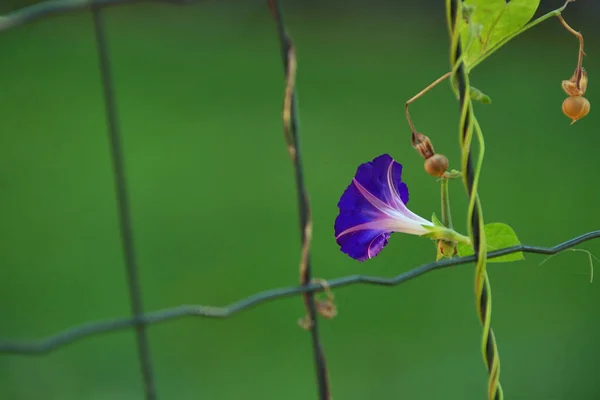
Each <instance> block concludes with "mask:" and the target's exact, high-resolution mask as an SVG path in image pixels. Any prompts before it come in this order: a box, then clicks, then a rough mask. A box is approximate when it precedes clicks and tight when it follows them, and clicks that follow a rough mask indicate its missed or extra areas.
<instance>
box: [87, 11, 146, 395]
mask: <svg viewBox="0 0 600 400" xmlns="http://www.w3.org/2000/svg"><path fill="white" fill-rule="evenodd" d="M101 13H102V11H101V10H100V8H98V7H96V6H94V7H92V17H93V21H94V33H95V36H96V47H97V49H98V58H99V61H100V74H101V78H102V88H103V92H104V103H105V108H106V121H107V124H108V137H109V141H110V152H111V156H112V163H113V172H114V178H115V190H116V195H117V205H118V207H117V208H118V212H119V228H120V232H121V242H122V246H123V255H124V257H125V268H126V271H127V283H128V288H129V300H130V304H131V312H132V314H133V316H134V318H135V319H137V318H139V317H140V316H141V315H142V314H143V306H142V294H141V288H140V282H139V276H138V266H137V259H136V256H135V250H134V244H133V228H132V225H131V213H130V211H129V200H128V195H127V182H126V178H125V165H124V157H123V150H122V147H121V146H122V144H121V133H120V129H119V122H118V116H117V107H116V102H115V95H114V88H113V80H112V76H111V71H110V61H109V56H108V46H107V43H106V35H105V33H104V25H103V22H102V15H101ZM136 338H137V345H138V356H139V359H140V367H141V370H142V376H143V378H144V388H145V393H146V399H148V400H153V399H155V398H156V390H155V387H154V379H153V374H152V363H151V360H150V349H149V345H148V338H147V335H146V330H145V326H144V325H143V324H136Z"/></svg>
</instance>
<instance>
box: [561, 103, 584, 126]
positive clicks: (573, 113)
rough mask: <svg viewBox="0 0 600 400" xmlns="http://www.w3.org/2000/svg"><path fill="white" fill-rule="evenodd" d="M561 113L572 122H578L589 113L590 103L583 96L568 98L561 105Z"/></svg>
mask: <svg viewBox="0 0 600 400" xmlns="http://www.w3.org/2000/svg"><path fill="white" fill-rule="evenodd" d="M562 111H563V113H564V114H565V115H566V116H567V117H569V118H571V120H572V122H571V123H575V122H576V121H578V120H580V119H581V118H583V117H585V116H586V115H588V113H589V112H590V102H589V101H588V99H586V98H585V97H583V96H570V97H567V98H566V99H565V101H563V103H562Z"/></svg>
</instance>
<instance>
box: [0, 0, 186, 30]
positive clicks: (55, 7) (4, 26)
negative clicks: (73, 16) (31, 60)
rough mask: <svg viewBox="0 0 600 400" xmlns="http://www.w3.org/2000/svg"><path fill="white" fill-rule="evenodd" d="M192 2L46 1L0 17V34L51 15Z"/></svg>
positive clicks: (171, 0)
mask: <svg viewBox="0 0 600 400" xmlns="http://www.w3.org/2000/svg"><path fill="white" fill-rule="evenodd" d="M194 2H195V1H194V0H47V1H42V2H41V3H36V4H32V5H30V6H27V7H23V8H21V9H18V10H15V11H12V12H10V13H8V14H6V15H0V32H2V31H6V30H8V29H11V28H15V27H17V26H20V25H24V24H27V23H30V22H33V21H37V20H39V19H41V18H44V17H49V16H52V15H58V14H66V13H70V12H74V11H83V10H90V9H91V7H92V5H94V7H107V6H116V5H124V4H134V3H167V4H174V5H178V4H179V5H185V4H191V3H194Z"/></svg>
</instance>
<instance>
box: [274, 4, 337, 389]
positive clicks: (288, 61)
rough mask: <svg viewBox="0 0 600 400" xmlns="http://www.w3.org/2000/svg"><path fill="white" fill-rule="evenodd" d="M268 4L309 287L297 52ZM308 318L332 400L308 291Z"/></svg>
mask: <svg viewBox="0 0 600 400" xmlns="http://www.w3.org/2000/svg"><path fill="white" fill-rule="evenodd" d="M268 6H269V9H270V10H271V14H272V16H273V19H274V20H275V23H276V25H277V33H278V37H279V44H280V47H281V59H282V62H283V68H284V73H285V80H286V87H285V95H284V103H283V113H282V114H283V115H282V119H283V129H284V133H285V137H286V142H287V146H288V151H289V153H290V157H291V159H292V164H293V166H294V174H295V179H296V192H297V197H298V214H299V219H300V236H301V245H302V250H301V257H300V268H299V272H300V284H301V285H304V286H308V285H310V284H311V279H312V278H311V264H310V243H311V238H312V219H311V212H310V203H309V199H308V193H307V190H306V187H305V185H304V173H303V170H302V152H301V147H300V130H299V127H298V125H299V119H298V111H297V103H298V102H297V98H296V91H295V83H296V68H297V63H296V53H295V51H294V45H293V42H292V39H291V37H290V36H289V34H288V33H287V30H286V28H285V23H284V19H283V12H282V10H281V4H280V2H279V1H278V0H268ZM303 299H304V305H305V307H306V312H307V317H306V318H305V322H306V323H305V327H307V328H308V329H309V330H310V333H311V340H312V346H313V356H314V361H315V371H316V375H317V389H318V393H319V399H320V400H329V399H330V396H331V394H330V389H329V379H328V375H327V366H326V361H325V355H324V353H323V347H322V345H321V340H320V338H319V330H318V324H317V305H316V302H315V298H314V293H313V292H305V293H304V295H303Z"/></svg>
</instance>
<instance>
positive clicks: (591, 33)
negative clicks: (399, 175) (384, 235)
mask: <svg viewBox="0 0 600 400" xmlns="http://www.w3.org/2000/svg"><path fill="white" fill-rule="evenodd" d="M9 3H11V4H9V5H5V6H4V8H5V9H4V11H7V10H8V9H9V8H10V7H16V6H17V5H19V4H17V3H19V2H15V1H13V2H9ZM440 3H441V2H435V3H434V2H424V4H423V5H419V6H416V5H411V6H408V5H407V8H404V9H402V7H392V6H389V5H388V6H386V5H385V4H383V2H377V7H375V6H373V7H368V6H367V4H366V3H365V2H351V3H347V4H346V5H344V3H342V2H337V3H336V2H333V1H332V2H331V3H327V5H321V6H319V7H317V6H315V5H314V4H313V3H310V2H307V3H306V4H304V5H298V4H296V5H293V4H292V5H291V6H290V7H287V20H288V24H289V30H290V32H291V34H292V35H293V37H294V39H295V42H296V46H297V53H298V59H299V72H298V73H299V75H298V90H299V103H300V113H301V119H302V122H301V129H302V135H303V139H302V150H303V155H304V162H305V169H306V182H307V185H308V189H309V191H310V199H311V201H312V207H313V217H314V241H313V247H312V249H313V261H314V273H315V275H316V276H318V277H321V278H326V279H328V278H334V277H339V276H344V275H348V274H357V273H360V274H372V275H381V276H393V275H396V274H398V273H401V272H403V271H406V270H408V269H410V268H412V267H414V266H417V265H419V264H421V263H425V262H429V261H431V260H432V259H433V258H434V256H435V250H434V246H433V245H432V243H431V242H429V241H427V240H422V239H419V238H416V237H413V236H407V235H394V236H392V239H391V240H390V244H389V245H388V246H387V247H386V249H385V250H384V251H383V252H382V253H381V254H380V255H379V256H378V257H377V258H375V259H373V260H369V261H368V262H365V263H358V262H356V261H354V260H352V259H350V258H349V257H347V256H346V255H344V254H342V253H341V252H340V251H339V249H338V246H337V245H336V243H335V240H334V237H333V221H334V219H335V217H336V212H337V208H336V203H337V201H338V199H339V196H340V195H341V193H342V192H343V190H344V189H345V187H346V186H347V185H348V184H349V182H350V180H351V178H352V176H353V174H354V172H355V170H356V168H357V166H358V165H359V164H360V163H362V162H365V161H368V160H371V159H372V158H374V157H375V156H377V155H379V154H381V153H389V154H391V155H392V156H393V157H394V158H396V159H397V160H398V161H399V162H401V163H402V164H403V165H404V179H405V181H406V182H407V183H408V185H409V188H410V191H411V200H410V203H409V207H410V208H411V209H412V210H413V211H414V212H416V213H418V214H420V215H422V216H424V217H429V216H430V215H431V213H432V212H436V213H438V214H439V183H437V182H435V180H434V179H432V178H430V177H429V176H428V175H426V174H425V173H424V171H423V166H422V159H420V157H419V156H418V154H417V153H416V152H415V151H414V150H413V149H412V148H411V147H410V130H409V128H408V125H407V123H406V121H405V118H404V113H403V105H404V102H405V101H406V100H407V99H408V98H409V97H411V96H413V95H414V94H416V93H417V92H418V91H420V90H421V89H422V88H423V87H425V86H426V85H427V84H429V83H430V82H431V81H433V80H434V79H436V78H437V77H438V76H440V75H441V74H443V73H444V72H446V71H447V70H448V68H449V58H448V49H447V44H448V38H447V31H446V26H445V20H444V14H443V10H442V9H441V4H440ZM551 3H552V2H551ZM591 3H592V2H590V1H588V2H586V1H578V2H577V3H574V4H573V5H571V6H570V9H569V10H568V11H567V12H566V13H565V18H567V20H568V21H569V22H570V23H571V24H572V25H573V26H574V27H575V28H576V29H579V30H581V31H582V32H583V33H584V35H585V37H586V52H587V55H588V56H587V57H586V58H585V66H586V68H587V70H588V73H589V77H590V84H589V88H588V93H587V95H586V97H587V98H588V99H589V100H590V101H591V103H592V111H591V113H590V114H589V115H588V117H586V118H585V119H583V120H581V121H580V122H578V123H576V124H575V125H573V126H570V125H569V120H568V119H567V118H566V117H565V116H564V115H563V114H562V112H561V110H560V108H561V102H562V101H563V99H564V98H565V94H564V93H563V92H562V90H561V88H560V83H561V80H563V79H568V78H569V77H570V76H571V74H572V73H573V70H574V68H575V64H576V61H577V60H576V58H577V41H576V40H575V38H574V37H572V36H571V35H569V34H568V33H566V31H565V30H564V29H563V28H562V27H561V26H560V24H559V23H558V22H557V21H556V20H550V21H547V22H545V23H544V24H543V25H542V26H541V27H539V28H538V29H535V30H533V31H530V32H528V33H526V34H524V35H523V36H522V37H520V38H518V39H516V40H514V41H513V42H511V43H510V45H508V46H507V47H506V48H504V49H503V50H502V51H500V52H498V53H496V54H495V55H494V56H493V57H491V58H490V59H489V60H488V62H486V63H484V64H482V65H481V66H480V67H478V68H477V69H476V70H475V71H474V72H473V74H472V83H473V85H474V86H476V87H478V88H480V89H482V90H483V91H484V92H486V93H487V94H489V95H490V96H491V97H492V99H493V104H492V105H477V106H476V112H477V114H478V116H479V119H480V123H481V125H482V127H483V129H484V132H485V136H486V143H487V151H486V159H485V166H484V169H483V172H482V178H481V179H482V181H481V186H480V194H481V198H482V202H483V208H484V217H485V220H486V221H488V222H493V221H496V222H505V223H508V224H510V225H511V226H513V227H514V229H515V230H516V231H517V233H518V235H519V237H520V239H521V240H522V242H524V243H527V244H531V245H548V246H549V245H553V244H555V243H558V242H561V241H563V240H566V239H568V238H570V237H572V236H576V235H579V234H582V233H584V232H586V231H590V230H595V229H598V228H599V227H600V224H599V219H598V200H599V198H600V189H599V186H598V178H597V172H598V170H599V169H600V158H598V156H597V154H598V146H599V145H600V136H599V134H600V130H599V127H600V122H599V121H600V119H599V117H598V115H597V113H596V112H595V110H594V107H595V104H596V103H598V102H597V101H596V102H595V101H594V99H595V97H597V93H599V92H600V85H599V84H598V83H597V82H598V75H599V74H598V72H599V71H600V65H599V63H598V57H597V55H598V54H599V52H598V50H599V49H600V46H598V40H599V39H600V35H599V33H600V31H599V30H598V29H597V28H596V27H595V26H593V23H594V15H596V16H597V13H598V12H599V11H598V7H597V4H594V5H592V4H591ZM374 4H375V3H374ZM313 6H314V7H313ZM543 6H544V7H545V9H548V7H549V5H548V3H546V4H544V5H543ZM587 7H589V10H587V11H586V8H587ZM586 15H587V17H588V18H586ZM105 16H106V20H107V29H108V32H109V35H108V36H109V38H108V39H109V42H110V52H111V55H112V67H113V70H114V77H115V81H116V87H117V93H116V94H117V97H118V106H119V114H120V120H121V127H122V132H123V135H124V147H125V155H126V166H127V174H128V183H129V188H130V192H131V202H132V210H133V218H134V229H135V244H136V250H137V252H138V255H139V263H140V275H141V283H142V286H143V297H144V305H145V308H146V310H157V309H160V308H166V307H172V306H177V305H180V304H204V305H226V304H229V303H230V302H233V301H236V300H238V299H240V298H243V297H246V296H248V295H250V294H253V293H255V292H257V291H261V290H264V289H267V288H272V287H282V286H292V285H295V284H296V283H297V279H298V270H297V265H298V260H299V250H300V247H299V237H298V228H297V211H296V195H295V186H294V181H293V171H292V168H291V163H290V161H289V158H288V154H287V151H286V148H285V142H284V139H283V134H282V131H281V121H280V115H281V111H280V108H281V103H282V91H283V74H282V67H281V61H280V58H279V52H278V49H279V47H278V46H279V45H278V42H277V37H276V35H275V28H274V25H273V23H272V21H271V19H270V15H269V14H268V11H267V9H266V8H265V7H264V5H263V3H262V2H258V1H253V2H241V1H238V2H226V3H221V4H219V3H218V2H206V3H204V4H200V5H196V6H192V7H185V8H184V7H168V6H160V5H153V6H144V5H140V6H124V7H120V8H111V9H109V10H107V11H106V12H105ZM0 49H1V54H2V61H1V62H0V75H1V78H0V82H1V84H0V89H1V90H0V110H1V111H0V113H1V121H2V122H1V127H2V134H1V135H0V192H1V195H0V221H1V223H0V263H1V267H0V338H2V339H35V338H41V337H44V336H46V335H50V334H53V333H55V332H57V331H60V330H63V329H66V328H68V327H70V326H73V325H77V324H81V323H85V322H88V321H92V320H98V319H107V318H112V317H126V316H128V314H129V303H128V293H127V287H126V276H125V270H124V266H123V261H122V250H121V247H120V240H119V233H118V221H117V214H116V208H115V194H114V187H113V178H112V170H111V162H110V156H109V151H108V141H107V135H106V124H105V120H104V114H103V103H102V93H101V87H100V82H99V71H98V60H97V55H96V52H95V48H94V38H93V31H92V25H91V18H90V14H89V13H77V14H72V15H67V16H60V17H54V18H51V19H46V20H42V21H39V22H36V23H33V24H29V25H25V26H22V27H19V28H18V29H14V30H12V31H8V32H2V33H1V34H0ZM411 112H412V116H413V119H414V120H415V123H416V125H417V128H418V129H419V130H420V131H422V132H423V133H425V134H427V135H429V136H430V137H431V139H432V140H433V142H434V144H435V148H436V150H438V151H439V152H442V153H444V154H446V155H447V156H448V157H449V158H450V160H451V165H452V167H455V168H458V167H459V146H458V109H457V104H456V101H455V99H454V98H453V96H452V93H451V91H450V89H449V86H448V84H447V83H444V84H442V85H440V86H439V87H438V88H436V89H435V90H433V91H432V92H431V93H429V94H428V95H427V96H426V97H425V98H423V99H421V100H419V101H418V102H417V103H415V104H414V106H413V107H412V108H411ZM450 190H451V196H452V204H453V214H454V218H455V224H456V227H457V229H458V230H460V231H461V232H464V233H466V225H465V222H466V212H465V210H466V204H467V203H466V198H465V191H464V189H463V187H462V183H460V182H458V181H457V182H453V183H452V184H451V188H450ZM581 247H582V248H585V249H588V250H590V251H592V252H594V253H595V254H598V255H600V242H589V243H586V244H585V245H583V246H581ZM544 259H545V257H543V256H535V255H527V256H526V261H523V262H518V263H511V264H493V265H491V266H490V268H489V271H490V278H491V282H492V293H493V304H494V308H493V325H494V329H495V332H496V337H497V340H498V343H499V350H500V355H501V363H502V376H501V377H502V379H501V381H502V383H503V386H504V390H505V395H506V398H507V399H510V400H520V399H527V400H531V399H535V400H537V399H540V400H541V399H544V400H551V399H552V400H559V399H560V400H562V399H565V400H566V399H569V400H570V399H579V400H593V399H598V398H600V383H599V382H600V370H599V369H598V362H597V360H598V358H599V357H600V339H599V338H600V332H599V328H600V320H599V318H598V306H599V305H600V290H599V289H598V284H597V283H596V282H594V283H593V284H590V282H589V280H590V276H589V274H590V266H589V261H588V259H587V256H586V254H584V253H580V252H566V253H564V254H561V255H559V256H557V257H555V258H553V259H551V260H549V261H548V262H547V263H545V264H544V265H542V266H540V263H541V262H542V261H544ZM473 274H474V270H473V266H472V265H467V266H461V267H456V268H452V269H446V270H443V271H439V272H436V273H433V274H429V275H426V276H424V277H422V278H419V279H417V280H415V281H411V282H409V283H406V284H404V285H401V286H399V287H395V288H382V287H366V286H352V287H348V288H344V289H339V290H336V291H335V294H336V302H337V305H338V307H339V315H338V317H336V318H335V319H334V320H331V321H322V322H321V324H320V328H321V333H322V340H323V344H324V348H325V354H326V356H327V361H328V366H329V370H330V378H331V387H332V391H333V397H334V399H336V400H355V399H360V400H363V399H397V398H402V399H414V400H420V399H423V400H424V399H433V398H443V399H483V398H485V396H486V394H485V393H486V380H487V376H486V370H485V367H484V363H483V361H482V356H481V353H480V342H481V337H480V336H481V327H480V325H479V321H478V319H477V316H476V309H475V304H474V302H475V300H474V294H473ZM303 314H304V309H303V304H302V301H301V299H300V298H298V297H296V298H290V299H285V300H280V301H277V302H273V303H268V304H266V305H262V306H260V307H259V308H255V309H251V310H248V311H245V312H242V313H240V314H237V315H235V316H234V317H232V318H230V319H226V320H211V319H201V318H196V319H192V318H190V319H184V320H177V321H173V322H168V323H165V324H161V325H159V326H152V327H150V328H149V337H150V344H151V350H152V360H153V365H154V372H155V375H156V381H157V389H158V394H159V398H160V399H177V400H186V399H290V400H295V399H314V398H316V388H315V376H314V370H313V359H312V350H311V347H310V338H309V334H308V333H307V332H305V331H303V330H302V329H300V328H299V327H298V325H297V320H298V318H300V317H302V316H303ZM142 398H143V388H142V381H141V378H140V372H139V366H138V360H137V353H136V345H135V338H134V334H133V332H132V331H121V332H118V333H111V334H107V335H103V336H98V337H92V338H89V339H86V340H83V341H80V342H77V343H75V344H72V345H69V346H67V347H64V348H61V349H59V350H56V351H55V352H52V353H50V354H47V355H43V356H12V355H11V356H8V355H0V399H3V400H4V399H7V400H21V399H35V400H38V399H44V400H71V399H86V400H105V399H106V400H108V399H142Z"/></svg>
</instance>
